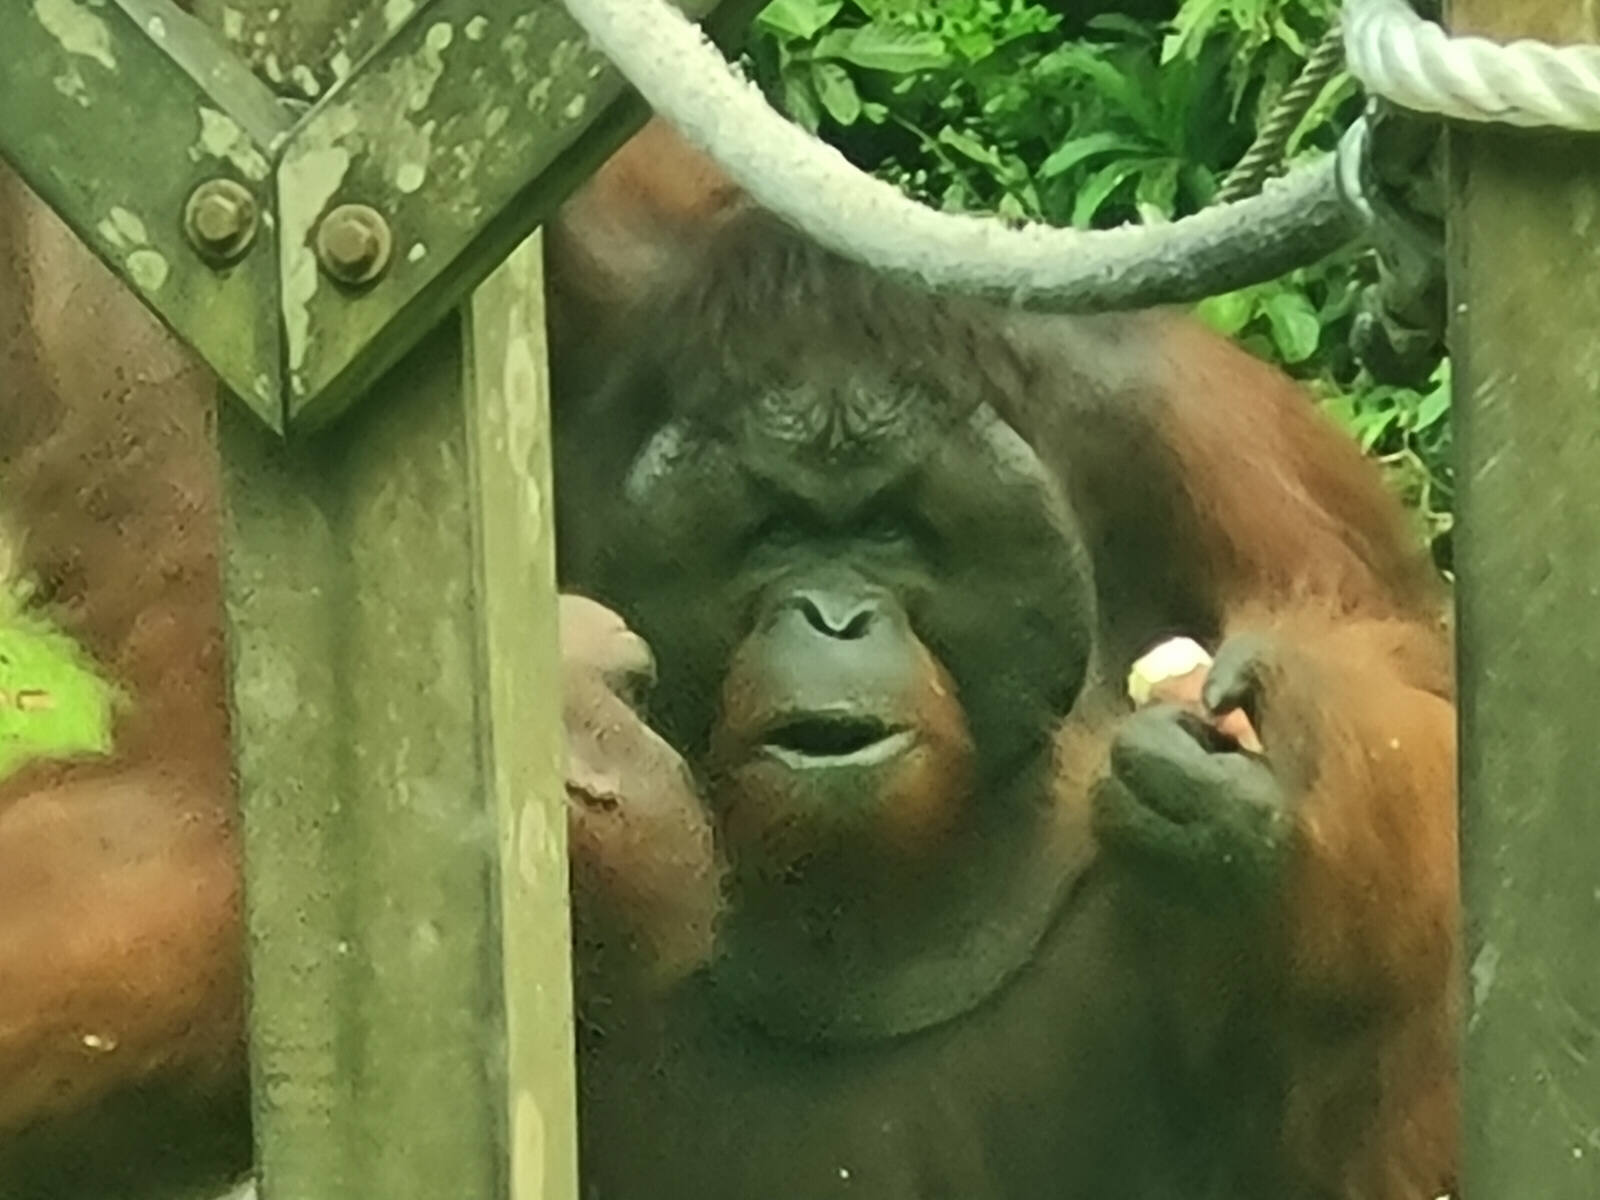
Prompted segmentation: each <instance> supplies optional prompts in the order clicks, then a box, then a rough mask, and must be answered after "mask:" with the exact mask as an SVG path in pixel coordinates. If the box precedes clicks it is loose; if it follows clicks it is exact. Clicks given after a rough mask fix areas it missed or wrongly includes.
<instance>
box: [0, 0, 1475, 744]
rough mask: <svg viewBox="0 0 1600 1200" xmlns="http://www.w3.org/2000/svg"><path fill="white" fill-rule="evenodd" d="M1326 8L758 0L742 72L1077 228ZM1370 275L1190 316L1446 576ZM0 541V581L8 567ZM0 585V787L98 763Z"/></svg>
mask: <svg viewBox="0 0 1600 1200" xmlns="http://www.w3.org/2000/svg"><path fill="white" fill-rule="evenodd" d="M1336 4H1337V0H1181V3H1180V2H1179V0H1105V2H1104V3H1099V4H1096V5H1094V6H1093V7H1096V8H1099V9H1104V8H1107V7H1114V8H1115V9H1116V10H1117V11H1116V12H1115V13H1109V14H1107V13H1102V14H1101V15H1098V16H1094V17H1091V18H1088V19H1084V18H1083V17H1081V16H1079V15H1076V14H1081V12H1082V10H1083V8H1085V7H1088V6H1087V5H1086V4H1084V3H1082V2H1081V0H1080V2H1078V3H1074V2H1072V0H1056V2H1055V3H1045V2H1043V0H937V2H928V0H773V2H772V3H770V4H769V5H767V7H766V8H765V9H764V10H763V11H762V13H761V15H760V16H759V17H758V19H757V21H756V29H755V31H754V36H753V37H752V39H751V44H750V50H749V55H748V65H749V67H750V69H751V71H752V73H753V74H754V76H755V77H756V78H757V79H758V80H759V81H760V82H761V83H762V85H763V86H764V87H765V89H766V90H767V92H768V94H769V96H770V97H771V98H772V100H773V102H774V103H775V104H776V105H777V106H778V107H779V108H781V109H782V110H783V111H784V112H786V113H788V114H789V115H790V116H791V117H792V118H793V119H794V120H796V121H798V122H800V123H801V124H802V125H805V126H806V127H807V128H809V129H811V130H813V131H814V132H816V133H818V134H820V135H821V136H822V137H824V138H826V139H827V140H828V141H830V142H831V143H833V144H834V145H836V146H838V147H839V148H840V149H841V150H842V151H843V152H844V153H845V154H847V155H848V156H849V157H850V158H851V159H852V160H854V161H855V162H856V163H857V164H858V165H860V166H862V167H863V168H865V169H868V170H871V171H874V172H876V173H877V174H879V175H881V176H883V177H884V178H887V179H890V180H892V181H894V182H895V183H897V184H898V185H899V186H901V187H902V188H904V189H905V190H906V191H907V192H909V193H911V194H912V195H914V196H916V197H918V198H919V199H922V200H924V201H926V202H927V203H929V204H933V205H936V206H938V207H941V208H945V209H952V210H981V211H988V212H994V213H999V214H1002V215H1004V216H1007V217H1012V218H1015V219H1018V220H1037V221H1047V222H1050V223H1052V224H1058V225H1068V224H1070V225H1076V226H1081V227H1090V226H1109V225H1115V224H1120V223H1123V222H1127V221H1162V220H1168V219H1171V218H1173V217H1176V216H1182V215H1185V214H1187V213H1191V212H1194V211H1195V210H1196V209H1198V208H1201V207H1203V206H1204V205H1206V204H1207V203H1208V202H1209V201H1210V200H1211V198H1212V196H1213V194H1214V193H1215V191H1216V189H1217V186H1218V183H1219V182H1220V179H1221V177H1222V175H1223V174H1224V172H1225V171H1226V169H1227V168H1228V167H1229V166H1230V165H1232V164H1233V163H1234V162H1235V161H1236V160H1237V159H1238V158H1239V156H1240V155H1241V154H1243V152H1244V150H1245V148H1246V147H1247V146H1248V145H1249V144H1250V141H1251V138H1252V136H1253V135H1254V131H1255V127H1256V124H1257V122H1258V120H1259V119H1260V118H1261V117H1262V116H1264V115H1265V113H1266V112H1267V111H1268V110H1269V109H1270V108H1271V106H1272V104H1273V102H1274V100H1275V99H1276V98H1277V96H1278V94H1279V92H1280V91H1281V90H1282V89H1283V88H1284V87H1285V86H1286V85H1287V84H1288V83H1289V82H1290V81H1292V80H1293V78H1294V77H1295V75H1296V74H1297V73H1298V71H1299V69H1300V66H1301V64H1302V63H1303V61H1304V60H1305V57H1306V55H1307V53H1308V52H1309V50H1310V48H1311V47H1312V46H1313V45H1314V44H1315V42H1316V40H1317V39H1318V37H1320V36H1321V34H1322V33H1323V31H1324V30H1325V29H1326V28H1327V26H1328V22H1329V19H1330V17H1331V15H1332V12H1333V10H1334V8H1335V7H1336ZM1359 103H1360V102H1359V98H1358V96H1357V93H1356V89H1355V87H1354V86H1353V85H1352V84H1351V82H1350V81H1349V80H1348V79H1347V78H1345V77H1343V76H1340V77H1339V78H1336V79H1335V80H1334V81H1333V82H1331V83H1330V84H1329V85H1328V86H1327V87H1326V88H1325V89H1324V90H1323V92H1322V94H1321V96H1320V97H1319V98H1318V100H1317V102H1316V104H1315V105H1314V106H1313V108H1312V110H1311V112H1310V114H1309V115H1308V116H1307V118H1306V120H1305V121H1304V122H1303V123H1302V125H1301V127H1300V128H1299V129H1298V130H1297V131H1296V133H1295V135H1294V138H1293V140H1292V141H1291V143H1290V154H1291V156H1293V157H1298V156H1300V155H1307V154H1319V153H1325V152H1327V151H1328V150H1330V149H1331V148H1332V147H1333V146H1334V144H1335V142H1336V140H1337V138H1338V135H1339V133H1340V132H1341V131H1342V130H1343V129H1344V127H1345V126H1346V125H1347V124H1348V123H1349V122H1350V121H1351V120H1352V119H1353V118H1354V117H1355V115H1356V113H1357V111H1358V109H1359ZM1373 277H1374V268H1373V264H1372V262H1371V259H1370V256H1369V255H1368V254H1366V253H1364V252H1361V251H1350V252H1347V253H1344V254H1341V255H1338V256H1336V257H1334V258H1331V259H1329V260H1327V261H1325V262H1322V263H1319V264H1317V265H1316V266H1313V267H1308V268H1306V269H1304V270H1300V271H1295V272H1293V273H1292V274H1290V275H1288V276H1286V277H1284V278H1282V279H1278V280H1274V281H1272V282H1270V283H1266V284H1262V285H1260V286H1258V287H1253V288H1249V289H1246V290H1244V291H1241V292H1235V293H1232V294H1229V295H1224V296H1217V297H1214V298H1213V299H1211V300H1208V301H1206V302H1204V303H1203V304H1201V305H1199V306H1198V311H1199V313H1200V315H1201V317H1203V318H1204V319H1205V320H1207V321H1209V322H1210V323H1211V324H1212V325H1214V326H1215V327H1216V328H1218V329H1220V330H1221V331H1223V332H1224V333H1226V334H1228V335H1229V336H1232V337H1234V338H1236V339H1237V340H1238V341H1239V342H1240V343H1242V344H1243V345H1244V346H1246V347H1247V348H1248V349H1250V350H1251V351H1252V352H1254V353H1256V354H1258V355H1260V356H1262V357H1263V358H1267V359H1270V360H1271V361H1273V362H1276V363H1278V364H1280V365H1281V366H1283V367H1284V369H1286V370H1287V371H1289V372H1290V373H1291V374H1293V375H1295V376H1297V377H1299V378H1300V379H1302V380H1304V381H1305V383H1306V384H1307V385H1308V387H1309V388H1310V390H1311V391H1312V393H1313V394H1314V395H1315V396H1316V397H1317V399H1318V402H1320V403H1321V404H1322V405H1323V406H1324V407H1325V408H1326V409H1327V410H1328V411H1329V412H1330V413H1332V414H1333V415H1334V416H1335V417H1336V418H1337V419H1338V420H1339V421H1340V422H1341V423H1342V424H1343V425H1344V426H1345V427H1346V428H1347V429H1349V430H1350V432H1351V434H1352V435H1353V436H1354V437H1356V438H1357V439H1358V440H1359V441H1360V443H1361V445H1362V446H1363V447H1364V448H1365V449H1367V450H1368V451H1369V452H1371V453H1372V454H1373V455H1375V456H1376V457H1377V458H1378V459H1379V460H1380V461H1381V462H1383V463H1384V464H1385V466H1386V467H1387V468H1388V470H1389V472H1390V474H1391V478H1392V479H1393V481H1394V483H1395V486H1396V487H1397V488H1399V489H1400V491H1401V493H1402V494H1403V495H1404V497H1405V498H1406V499H1407V500H1408V501H1409V502H1410V503H1411V504H1412V506H1413V507H1414V508H1415V510H1416V511H1417V512H1418V513H1419V515H1420V517H1421V519H1422V520H1423V521H1424V522H1425V523H1426V525H1427V531H1428V533H1429V536H1430V537H1431V538H1432V539H1433V546H1434V551H1435V556H1436V558H1437V559H1438V561H1439V563H1440V566H1441V567H1443V568H1445V569H1448V567H1449V563H1450V536H1449V534H1450V508H1451V478H1450V468H1449V461H1448V456H1449V437H1450V430H1449V422H1448V419H1447V408H1448V403H1449V398H1448V378H1447V371H1448V364H1447V365H1446V366H1445V367H1444V368H1442V369H1441V370H1440V372H1439V373H1438V374H1437V375H1436V377H1435V378H1434V379H1433V381H1432V383H1431V385H1430V387H1429V388H1428V389H1427V390H1425V391H1415V390H1411V389H1407V388H1395V387H1386V386H1380V385H1377V384H1375V383H1374V382H1373V381H1372V380H1371V379H1370V378H1368V377H1367V376H1366V375H1365V374H1364V373H1363V372H1362V371H1361V370H1360V369H1359V367H1358V366H1357V365H1356V364H1355V362H1354V361H1353V359H1352V357H1351V355H1350V352H1349V350H1348V346H1347V340H1348V336H1349V331H1350V323H1351V320H1352V318H1353V316H1354V308H1355V302H1356V297H1357V295H1358V292H1359V290H1360V289H1361V287H1362V286H1363V285H1365V284H1366V283H1368V282H1370V281H1371V280H1372V278H1373ZM4 549H5V548H4V545H3V544H0V568H3V567H4V563H5V560H6V555H5V553H4ZM23 598H24V597H23V594H22V593H21V592H19V591H18V590H17V587H16V585H15V584H14V583H8V582H7V579H6V572H5V571H4V570H3V569H0V775H4V774H5V773H6V772H7V771H8V770H9V769H11V768H12V767H13V766H14V765H15V764H16V763H17V762H18V761H20V759H21V758H23V757H24V756H27V755H33V754H39V753H45V754H52V753H65V752H73V751H83V750H95V749H100V748H103V746H104V742H105V738H106V731H107V729H108V721H107V716H108V713H109V709H110V705H111V704H113V703H114V702H115V696H114V694H113V693H112V692H111V691H110V690H109V689H108V688H107V687H106V686H105V685H104V684H103V683H102V682H101V681H100V680H99V679H98V678H97V677H96V675H95V673H94V671H93V669H92V668H91V666H90V665H89V664H88V663H87V662H86V661H85V659H84V658H83V656H82V654H81V653H80V652H79V651H78V649H77V648H76V647H75V646H73V645H72V643H71V642H70V641H69V640H68V639H66V638H64V637H62V636H60V635H59V634H57V633H55V632H53V631H51V630H50V629H48V628H47V627H45V626H43V625H42V624H40V623H38V622H36V621H34V620H33V619H31V618H28V617H26V616H25V615H24V613H23V609H22V600H23Z"/></svg>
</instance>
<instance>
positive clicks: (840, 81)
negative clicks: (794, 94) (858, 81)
mask: <svg viewBox="0 0 1600 1200" xmlns="http://www.w3.org/2000/svg"><path fill="white" fill-rule="evenodd" d="M811 86H812V87H814V88H815V89H816V92H817V99H819V100H821V101H822V107H823V108H825V109H827V110H828V115H829V116H830V117H832V118H833V119H834V120H835V121H837V122H838V123H839V124H840V125H845V126H849V125H854V124H855V123H856V120H857V119H858V118H859V117H860V116H861V94H860V93H859V92H857V91H856V85H855V81H854V80H853V79H851V78H850V72H849V71H846V70H845V69H844V68H843V67H841V66H840V65H839V64H838V63H836V62H813V63H812V64H811Z"/></svg>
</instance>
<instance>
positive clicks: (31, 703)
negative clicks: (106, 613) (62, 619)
mask: <svg viewBox="0 0 1600 1200" xmlns="http://www.w3.org/2000/svg"><path fill="white" fill-rule="evenodd" d="M23 599H24V596H23V593H22V592H21V591H20V590H19V589H18V588H16V587H14V586H7V585H6V583H5V581H4V580H3V579H0V778H4V777H5V776H6V775H8V774H9V773H10V772H12V771H14V770H16V769H17V768H18V767H19V766H21V765H22V764H23V763H25V762H27V761H28V760H30V759H34V758H49V757H57V756H68V755H76V754H104V753H105V752H106V751H108V750H109V749H110V748H111V716H112V710H113V707H114V705H115V704H116V702H117V699H118V697H117V695H116V693H115V691H114V690H113V689H112V688H111V687H110V686H109V685H108V684H107V683H106V682H105V681H104V680H103V679H102V678H101V676H100V675H99V674H98V673H97V672H96V670H95V668H94V666H93V664H92V663H90V662H89V661H88V658H87V656H86V655H85V654H84V653H83V651H82V650H80V649H79V648H78V646H77V644H76V643H75V642H74V641H73V640H72V639H71V638H69V637H67V636H66V635H65V634H63V633H61V632H59V631H58V630H56V629H54V628H52V627H50V626H49V625H47V624H45V623H44V622H43V621H41V620H40V619H39V618H37V617H35V616H33V615H31V614H29V613H27V612H26V611H25V610H24V609H23V604H22V602H23Z"/></svg>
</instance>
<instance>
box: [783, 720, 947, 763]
mask: <svg viewBox="0 0 1600 1200" xmlns="http://www.w3.org/2000/svg"><path fill="white" fill-rule="evenodd" d="M915 740H916V735H915V733H914V732H913V731H911V730H909V729H903V728H898V727H896V726H893V725H890V724H889V723H888V722H886V721H883V720H881V719H879V718H877V717H870V716H858V715H852V714H847V713H808V714H805V715H803V716H795V717H789V718H786V719H785V720H783V721H782V722H780V723H779V724H778V725H776V726H775V727H774V728H773V729H772V730H771V731H770V732H769V733H768V734H767V735H766V737H765V739H764V740H763V747H764V748H765V750H766V751H767V753H769V754H771V755H772V756H773V757H774V758H776V759H778V760H779V761H780V762H782V763H785V764H786V765H788V766H796V767H819V766H829V767H831V766H840V767H843V766H873V765H875V764H878V763H883V762H887V761H889V760H890V759H892V758H895V757H897V756H899V755H901V754H903V753H905V751H906V750H908V749H909V748H910V747H911V745H912V743H913V742H914V741H915Z"/></svg>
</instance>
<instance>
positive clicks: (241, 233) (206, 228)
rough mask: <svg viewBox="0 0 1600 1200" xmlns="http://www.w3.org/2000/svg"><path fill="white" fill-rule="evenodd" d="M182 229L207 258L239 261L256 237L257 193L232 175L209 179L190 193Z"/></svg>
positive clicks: (209, 260) (210, 259)
mask: <svg viewBox="0 0 1600 1200" xmlns="http://www.w3.org/2000/svg"><path fill="white" fill-rule="evenodd" d="M183 229H184V232H185V233H187V234H188V235H189V241H190V242H191V243H192V244H193V245H194V248H195V249H196V250H198V251H199V252H200V255H201V257H202V258H204V259H206V260H207V261H208V262H211V263H215V264H216V265H218V266H221V265H223V264H226V263H231V262H237V261H238V260H239V259H240V258H241V257H242V256H243V255H244V252H245V251H246V250H248V249H249V248H250V243H251V242H253V241H254V240H255V236H256V200H255V197H254V196H252V195H251V194H250V192H249V190H248V189H247V188H245V187H244V185H242V184H239V183H235V182H234V181H233V180H231V179H208V180H206V181H205V182H204V183H202V184H201V185H200V186H199V187H197V188H195V189H194V191H192V192H190V193H189V200H188V203H187V204H185V205H184V207H183Z"/></svg>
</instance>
